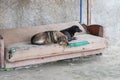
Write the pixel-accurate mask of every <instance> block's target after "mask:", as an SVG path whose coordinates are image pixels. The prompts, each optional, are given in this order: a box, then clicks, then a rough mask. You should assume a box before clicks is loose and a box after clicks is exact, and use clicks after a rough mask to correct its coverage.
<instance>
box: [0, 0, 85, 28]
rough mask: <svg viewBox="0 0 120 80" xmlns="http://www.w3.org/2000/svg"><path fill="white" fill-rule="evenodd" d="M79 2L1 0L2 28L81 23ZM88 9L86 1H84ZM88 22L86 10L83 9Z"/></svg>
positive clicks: (0, 20) (0, 22) (0, 19)
mask: <svg viewBox="0 0 120 80" xmlns="http://www.w3.org/2000/svg"><path fill="white" fill-rule="evenodd" d="M79 3H80V2H79V0H0V28H15V27H26V26H37V25H43V24H52V23H61V22H70V21H79V12H80V10H79ZM83 3H84V8H86V0H83ZM83 13H85V14H84V15H83V17H85V18H84V21H86V9H83Z"/></svg>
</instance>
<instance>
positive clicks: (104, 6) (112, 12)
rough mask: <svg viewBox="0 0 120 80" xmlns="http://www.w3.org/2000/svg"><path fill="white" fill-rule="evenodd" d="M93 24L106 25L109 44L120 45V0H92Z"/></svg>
mask: <svg viewBox="0 0 120 80" xmlns="http://www.w3.org/2000/svg"><path fill="white" fill-rule="evenodd" d="M91 1H92V3H91V4H92V10H91V11H92V15H91V16H92V24H101V25H103V26H104V27H105V32H106V33H105V34H106V37H107V39H108V40H109V44H112V45H114V46H120V0H91Z"/></svg>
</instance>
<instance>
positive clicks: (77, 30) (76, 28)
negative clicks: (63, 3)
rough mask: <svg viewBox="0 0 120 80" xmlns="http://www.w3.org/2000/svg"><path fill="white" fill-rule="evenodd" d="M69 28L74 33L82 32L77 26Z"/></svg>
mask: <svg viewBox="0 0 120 80" xmlns="http://www.w3.org/2000/svg"><path fill="white" fill-rule="evenodd" d="M71 28H72V30H73V31H74V32H82V30H81V29H80V28H79V27H78V26H77V25H73V26H72V27H71Z"/></svg>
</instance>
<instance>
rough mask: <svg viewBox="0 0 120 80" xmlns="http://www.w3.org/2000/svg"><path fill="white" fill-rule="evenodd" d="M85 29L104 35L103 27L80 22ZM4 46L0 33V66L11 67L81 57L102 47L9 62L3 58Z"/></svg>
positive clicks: (93, 33) (91, 53) (90, 32)
mask: <svg viewBox="0 0 120 80" xmlns="http://www.w3.org/2000/svg"><path fill="white" fill-rule="evenodd" d="M82 25H83V27H84V28H85V30H86V31H87V32H88V33H89V34H92V35H96V36H100V37H104V29H103V27H102V26H101V25H85V24H82ZM5 49H6V48H5V46H4V38H3V37H2V35H0V65H1V68H13V67H19V66H25V65H31V64H40V63H46V62H51V61H57V60H63V59H69V58H75V57H81V56H87V55H93V54H99V53H102V51H103V49H98V50H90V51H84V52H82V54H81V52H78V51H76V52H74V54H73V52H70V53H69V54H61V55H57V56H49V57H44V58H43V57H41V58H38V59H31V60H24V61H18V62H13V63H9V62H7V61H6V59H5V54H6V50H5Z"/></svg>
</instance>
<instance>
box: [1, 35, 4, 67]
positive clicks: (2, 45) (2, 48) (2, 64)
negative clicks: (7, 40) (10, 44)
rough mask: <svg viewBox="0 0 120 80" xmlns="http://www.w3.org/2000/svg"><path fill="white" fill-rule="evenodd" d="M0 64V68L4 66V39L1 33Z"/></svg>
mask: <svg viewBox="0 0 120 80" xmlns="http://www.w3.org/2000/svg"><path fill="white" fill-rule="evenodd" d="M0 66H1V68H4V67H5V56H4V39H3V37H2V36H1V35H0Z"/></svg>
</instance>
